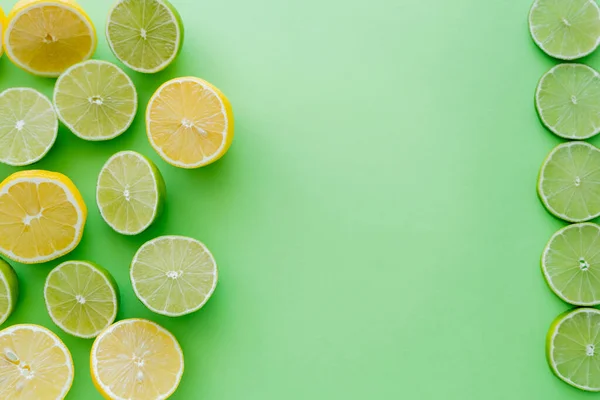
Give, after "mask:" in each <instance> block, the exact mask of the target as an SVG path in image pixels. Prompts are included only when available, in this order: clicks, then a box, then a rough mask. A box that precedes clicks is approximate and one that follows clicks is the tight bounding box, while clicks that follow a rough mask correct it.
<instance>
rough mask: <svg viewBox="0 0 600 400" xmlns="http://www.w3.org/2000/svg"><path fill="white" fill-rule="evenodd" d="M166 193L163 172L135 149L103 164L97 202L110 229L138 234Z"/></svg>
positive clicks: (157, 212)
mask: <svg viewBox="0 0 600 400" xmlns="http://www.w3.org/2000/svg"><path fill="white" fill-rule="evenodd" d="M165 192H166V189H165V183H164V180H163V178H162V175H161V174H160V171H159V170H158V168H156V166H155V165H154V163H152V161H150V160H149V159H147V158H146V157H144V156H143V155H141V154H139V153H136V152H135V151H122V152H120V153H117V154H115V155H114V156H112V157H111V158H110V159H109V160H108V161H107V162H106V164H104V167H102V170H101V171H100V176H99V177H98V186H97V188H96V201H97V202H98V207H99V208H100V214H102V218H104V220H105V221H106V223H107V224H108V225H110V227H111V228H113V229H114V230H115V231H117V232H119V233H121V234H123V235H137V234H138V233H141V232H143V231H145V230H146V229H147V228H148V227H149V226H150V225H151V224H152V223H153V222H154V221H155V220H156V217H157V216H158V214H159V212H160V210H161V209H162V205H163V202H164V197H165Z"/></svg>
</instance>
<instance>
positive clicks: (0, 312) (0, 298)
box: [0, 258, 19, 325]
mask: <svg viewBox="0 0 600 400" xmlns="http://www.w3.org/2000/svg"><path fill="white" fill-rule="evenodd" d="M18 298H19V281H18V279H17V274H16V273H15V270H14V269H12V267H11V266H10V265H9V264H8V263H7V262H6V261H4V260H2V259H1V258H0V325H2V324H3V323H4V322H6V320H7V319H8V317H10V314H12V312H13V311H14V309H15V305H16V304H17V299H18Z"/></svg>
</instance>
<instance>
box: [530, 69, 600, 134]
mask: <svg viewBox="0 0 600 400" xmlns="http://www.w3.org/2000/svg"><path fill="white" fill-rule="evenodd" d="M535 105H536V108H537V110H538V113H539V115H540V119H541V120H542V122H543V123H544V125H546V127H547V128H548V129H550V130H551V131H552V132H554V133H555V134H557V135H558V136H560V137H563V138H565V139H587V138H590V137H592V136H594V135H596V134H598V132H600V74H598V72H597V71H596V70H594V69H592V68H590V67H588V66H587V65H583V64H560V65H557V66H556V67H554V68H552V69H551V70H550V71H548V72H547V73H546V74H545V75H544V76H543V77H542V79H541V80H540V83H539V85H538V87H537V91H536V94H535Z"/></svg>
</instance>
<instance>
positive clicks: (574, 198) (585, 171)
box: [538, 142, 600, 222]
mask: <svg viewBox="0 0 600 400" xmlns="http://www.w3.org/2000/svg"><path fill="white" fill-rule="evenodd" d="M538 193H539V195H540V198H541V200H542V202H543V203H544V205H545V206H546V208H547V209H548V211H550V212H551V213H552V214H554V215H555V216H557V217H558V218H562V219H564V220H565V221H569V222H584V221H588V220H590V219H593V218H596V217H597V216H599V215H600V150H598V149H597V148H596V147H594V146H592V145H591V144H588V143H586V142H570V143H563V144H560V145H558V146H556V147H555V148H554V149H553V150H552V151H551V152H550V154H549V155H548V157H547V158H546V161H544V164H543V165H542V169H541V171H540V176H539V180H538Z"/></svg>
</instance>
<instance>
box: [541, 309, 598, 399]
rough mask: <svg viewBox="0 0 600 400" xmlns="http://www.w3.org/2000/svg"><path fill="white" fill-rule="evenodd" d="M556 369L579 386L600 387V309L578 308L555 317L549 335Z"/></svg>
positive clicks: (548, 351) (548, 347)
mask: <svg viewBox="0 0 600 400" xmlns="http://www.w3.org/2000/svg"><path fill="white" fill-rule="evenodd" d="M546 356H547V358H548V363H549V364H550V368H552V371H554V373H555V374H556V376H558V377H559V378H560V379H562V380H563V381H565V382H566V383H568V384H569V385H572V386H575V387H576V388H579V389H582V390H587V391H591V392H598V391H600V310H597V309H595V308H577V309H575V310H572V311H570V312H567V313H565V314H563V315H561V316H559V317H558V318H556V320H554V322H553V323H552V326H551V327H550V330H549V331H548V336H547V338H546Z"/></svg>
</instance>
